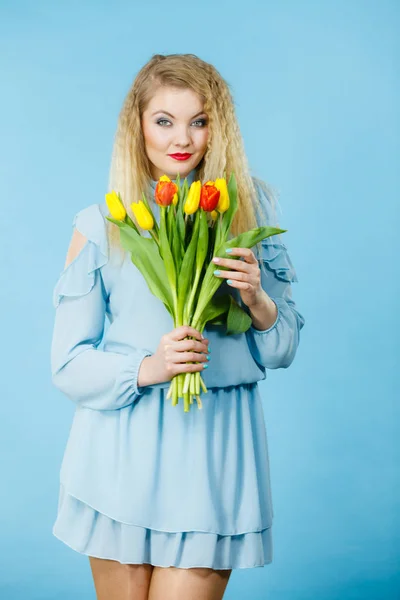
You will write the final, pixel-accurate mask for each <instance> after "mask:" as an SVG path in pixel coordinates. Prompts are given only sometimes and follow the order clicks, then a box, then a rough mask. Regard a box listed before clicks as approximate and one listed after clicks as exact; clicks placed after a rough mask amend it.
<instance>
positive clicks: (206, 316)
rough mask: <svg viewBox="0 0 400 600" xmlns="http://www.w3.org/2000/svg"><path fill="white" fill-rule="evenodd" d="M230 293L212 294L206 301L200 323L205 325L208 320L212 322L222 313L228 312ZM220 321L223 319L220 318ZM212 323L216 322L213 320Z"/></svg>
mask: <svg viewBox="0 0 400 600" xmlns="http://www.w3.org/2000/svg"><path fill="white" fill-rule="evenodd" d="M229 296H230V294H223V295H222V296H214V297H213V298H211V299H210V301H209V302H208V304H207V306H206V308H205V309H204V311H203V315H202V319H201V325H202V327H204V326H205V324H206V323H208V322H211V321H212V322H214V320H215V319H217V318H220V317H222V316H223V315H225V314H227V313H228V310H229V308H230V300H229ZM220 322H225V320H222V319H220ZM214 324H216V323H215V322H214Z"/></svg>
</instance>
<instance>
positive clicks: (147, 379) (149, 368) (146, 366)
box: [137, 356, 157, 387]
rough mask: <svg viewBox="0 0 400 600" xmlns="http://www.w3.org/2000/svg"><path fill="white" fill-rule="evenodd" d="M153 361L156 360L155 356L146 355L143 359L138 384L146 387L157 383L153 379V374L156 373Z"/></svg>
mask: <svg viewBox="0 0 400 600" xmlns="http://www.w3.org/2000/svg"><path fill="white" fill-rule="evenodd" d="M153 362H154V361H153V356H145V357H144V359H143V360H142V362H141V364H140V367H139V372H138V378H137V386H138V387H145V386H146V385H153V384H154V383H157V382H156V381H154V379H153V374H154V367H153Z"/></svg>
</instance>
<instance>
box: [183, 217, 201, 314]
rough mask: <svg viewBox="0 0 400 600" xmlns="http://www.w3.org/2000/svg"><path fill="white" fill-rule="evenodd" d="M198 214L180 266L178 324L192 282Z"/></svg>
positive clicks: (197, 234)
mask: <svg viewBox="0 0 400 600" xmlns="http://www.w3.org/2000/svg"><path fill="white" fill-rule="evenodd" d="M199 221H200V219H199V213H197V214H196V219H195V225H194V229H193V234H192V238H191V240H190V243H189V245H188V247H187V249H186V252H185V255H184V257H183V261H182V266H181V269H180V272H179V278H178V318H179V322H180V323H181V324H183V320H184V307H185V304H186V302H187V301H188V290H189V285H190V284H192V282H193V267H194V261H195V258H196V248H197V244H198V237H199Z"/></svg>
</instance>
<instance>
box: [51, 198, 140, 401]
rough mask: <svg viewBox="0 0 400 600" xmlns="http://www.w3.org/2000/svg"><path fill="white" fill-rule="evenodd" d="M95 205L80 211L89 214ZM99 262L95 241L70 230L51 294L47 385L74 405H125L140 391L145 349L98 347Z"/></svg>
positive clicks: (101, 315) (102, 305)
mask: <svg viewBox="0 0 400 600" xmlns="http://www.w3.org/2000/svg"><path fill="white" fill-rule="evenodd" d="M96 206H97V205H92V206H89V207H88V208H87V209H84V210H85V211H89V209H91V211H92V212H93V211H94V210H95V207H96ZM79 214H80V213H78V215H77V216H79ZM86 216H90V215H86ZM92 216H93V215H92ZM75 222H76V217H75V220H74V223H75ZM78 225H79V220H78ZM103 258H104V257H103ZM102 263H104V260H102V254H101V252H100V249H99V246H98V243H96V242H94V241H93V240H91V239H87V238H86V237H84V236H83V235H82V233H81V232H78V233H76V232H74V233H73V236H72V240H71V244H70V247H69V250H68V259H67V264H66V267H65V269H64V271H63V272H62V274H61V276H60V279H59V281H58V282H57V285H56V288H55V292H54V299H55V301H54V304H55V308H56V313H55V321H54V329H53V336H52V343H51V374H52V382H53V384H54V385H55V386H56V387H57V388H58V389H59V390H60V391H61V392H63V393H64V394H65V395H66V396H67V397H69V398H70V399H71V400H72V401H73V402H75V403H76V404H78V405H79V406H83V407H85V408H91V409H94V410H114V409H119V408H123V407H125V406H129V405H130V404H132V403H133V402H134V401H135V400H137V399H138V398H139V397H140V395H141V394H142V393H143V391H144V389H143V388H139V387H138V381H137V378H138V371H139V368H140V365H141V362H142V360H143V359H144V357H145V356H150V355H151V352H150V351H148V350H147V349H145V348H138V349H135V350H132V352H130V353H127V354H123V353H117V352H104V351H102V350H99V349H98V345H99V344H100V342H101V340H102V337H103V333H104V326H105V310H106V292H105V288H104V283H103V280H102V276H101V271H100V268H99V267H100V266H101V265H102Z"/></svg>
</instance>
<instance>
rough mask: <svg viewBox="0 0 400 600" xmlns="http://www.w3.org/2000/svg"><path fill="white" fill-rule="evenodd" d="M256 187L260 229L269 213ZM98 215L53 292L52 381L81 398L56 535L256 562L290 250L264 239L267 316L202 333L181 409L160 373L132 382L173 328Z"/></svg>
mask: <svg viewBox="0 0 400 600" xmlns="http://www.w3.org/2000/svg"><path fill="white" fill-rule="evenodd" d="M193 178H194V172H192V173H191V174H190V176H189V178H188V179H189V183H190V182H191V181H192V180H193ZM155 183H156V182H154V181H153V182H152V183H151V186H152V188H153V189H154V187H155ZM257 189H258V193H259V195H260V198H261V200H262V202H263V204H264V207H265V215H266V216H265V221H264V223H263V224H269V223H268V219H269V217H268V215H272V212H271V207H270V206H269V204H268V199H267V198H266V197H265V196H263V194H262V192H261V188H259V187H257ZM154 212H155V213H156V216H157V217H158V206H157V205H156V204H155V203H154ZM106 215H109V211H108V207H107V205H106V203H105V202H104V203H98V204H97V203H96V204H91V205H89V206H87V207H85V208H83V209H82V210H80V211H79V212H78V213H77V214H76V215H75V216H74V218H73V223H72V225H73V226H74V227H76V228H77V229H78V230H79V231H80V232H81V233H82V234H83V235H84V236H86V238H87V242H86V244H85V246H84V247H83V249H82V250H81V252H80V253H79V254H78V256H76V258H75V259H74V260H73V261H72V262H71V263H70V264H69V265H68V266H67V267H66V268H65V269H64V270H63V271H62V272H61V274H60V276H59V278H58V281H57V282H56V285H55V288H54V293H53V304H54V308H55V320H54V329H53V337H52V345H51V372H52V382H53V384H54V385H55V386H56V388H58V389H59V390H60V391H61V392H62V393H63V394H64V395H65V396H67V397H68V398H69V399H70V400H72V401H73V402H74V404H75V405H76V408H75V412H74V417H73V421H72V425H71V429H70V434H69V437H68V441H67V445H66V448H65V453H64V457H63V460H62V464H61V470H60V493H59V502H58V511H57V517H56V520H55V523H54V526H53V534H54V535H55V536H56V537H57V538H59V539H60V540H61V541H63V542H64V543H65V544H67V545H68V546H70V547H71V548H73V549H74V550H75V551H77V552H80V553H82V554H86V555H89V556H94V557H99V558H105V559H112V560H116V561H119V562H120V563H131V564H141V563H150V564H152V565H157V566H163V567H169V566H175V567H181V568H190V567H210V568H213V569H239V568H250V567H260V566H264V565H265V564H268V563H270V562H271V561H272V554H273V550H272V521H273V507H272V498H271V485H270V470H269V457H268V445H267V435H266V428H265V421H264V414H263V409H262V402H261V397H260V393H259V388H258V381H260V380H263V379H265V377H266V369H278V368H287V367H288V366H289V365H290V364H291V363H292V361H293V359H294V357H295V354H296V350H297V347H298V344H299V335H300V330H301V329H302V327H303V325H304V322H305V320H304V317H303V316H302V315H301V313H300V312H299V311H298V309H297V308H296V305H295V303H294V301H293V299H292V289H291V283H292V282H294V281H297V276H296V273H295V270H294V267H293V264H292V262H291V260H290V257H289V255H288V252H287V248H286V246H285V244H284V243H283V241H282V239H281V237H280V236H273V237H271V238H268V239H266V240H264V241H263V242H262V253H261V256H258V258H259V259H260V266H261V274H262V286H263V288H264V289H265V291H266V292H267V293H268V294H269V296H270V297H271V298H272V299H273V300H274V302H275V304H276V306H277V309H278V315H277V319H276V321H275V323H274V324H273V325H272V326H271V327H269V328H268V329H266V330H263V331H260V330H257V329H255V328H254V327H251V328H250V329H249V330H248V331H247V332H246V333H244V334H238V335H233V336H224V335H223V334H222V333H221V331H220V329H219V328H218V326H216V325H214V326H212V325H210V326H209V327H206V329H205V332H204V335H205V336H206V337H207V338H208V339H209V346H210V350H211V359H210V362H209V368H208V369H206V370H204V371H203V372H202V377H203V379H204V381H205V384H206V386H207V388H208V393H207V394H202V403H203V408H202V409H201V410H199V409H198V408H197V404H196V402H194V404H193V405H191V409H190V411H189V412H188V413H185V412H184V410H183V405H182V400H180V402H179V404H178V406H175V407H173V406H172V405H171V400H169V399H168V400H167V399H166V395H167V392H168V388H169V385H170V382H169V381H167V382H163V383H159V384H155V385H149V386H142V387H138V383H137V376H138V371H139V367H140V364H141V361H142V360H143V358H144V357H145V356H149V355H151V354H152V353H154V352H155V351H156V349H157V347H158V344H159V342H160V339H161V336H162V335H163V334H164V333H167V332H169V331H171V330H172V329H173V328H174V324H173V321H172V318H171V316H170V315H169V313H168V312H167V310H166V309H165V307H164V305H163V304H162V303H161V301H160V300H158V299H157V298H156V297H155V296H153V295H152V294H151V292H150V291H149V289H148V287H147V284H146V283H145V280H144V278H143V277H142V275H141V273H140V272H139V270H138V269H137V268H136V267H135V265H134V264H133V263H132V261H131V258H130V256H129V255H128V254H127V253H125V255H124V257H123V260H122V261H121V260H120V258H119V256H118V253H117V252H115V250H114V249H112V248H111V244H109V242H108V237H107V230H106V225H107V223H108V221H107V220H106V219H105V216H106ZM270 222H271V224H274V225H277V223H276V222H273V218H272V217H271V219H270ZM225 291H229V292H230V293H232V294H233V295H234V296H235V297H236V299H237V300H238V301H239V300H240V296H239V292H238V290H236V289H234V288H231V287H229V286H228V285H227V284H226V281H224V282H223V283H222V284H221V287H220V288H219V291H218V292H217V293H224V292H225Z"/></svg>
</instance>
